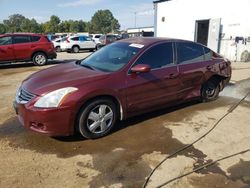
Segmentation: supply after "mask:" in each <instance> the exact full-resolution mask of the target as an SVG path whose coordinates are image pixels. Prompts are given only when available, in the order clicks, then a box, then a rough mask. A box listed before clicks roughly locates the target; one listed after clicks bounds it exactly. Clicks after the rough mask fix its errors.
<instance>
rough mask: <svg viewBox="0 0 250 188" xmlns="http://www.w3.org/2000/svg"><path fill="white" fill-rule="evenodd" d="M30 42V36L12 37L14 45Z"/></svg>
mask: <svg viewBox="0 0 250 188" xmlns="http://www.w3.org/2000/svg"><path fill="white" fill-rule="evenodd" d="M27 42H30V36H14V44H20V43H27Z"/></svg>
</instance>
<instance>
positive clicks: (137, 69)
mask: <svg viewBox="0 0 250 188" xmlns="http://www.w3.org/2000/svg"><path fill="white" fill-rule="evenodd" d="M150 70H151V68H150V66H149V65H147V64H138V65H136V66H134V67H132V68H131V72H132V73H147V72H150Z"/></svg>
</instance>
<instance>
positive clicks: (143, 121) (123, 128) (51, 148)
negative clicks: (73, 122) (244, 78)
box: [0, 97, 235, 187]
mask: <svg viewBox="0 0 250 188" xmlns="http://www.w3.org/2000/svg"><path fill="white" fill-rule="evenodd" d="M233 103H235V100H234V99H229V98H225V97H221V98H220V99H219V100H217V101H214V102H212V103H205V104H204V103H197V102H196V101H194V102H190V103H186V104H182V105H178V106H176V107H172V108H168V109H165V110H160V111H156V112H153V113H148V114H145V115H142V116H138V117H135V118H131V119H129V120H127V121H124V122H120V123H118V124H117V126H116V128H115V130H114V131H113V133H112V134H110V135H108V136H106V137H104V138H101V139H97V140H85V139H83V138H81V137H80V136H72V137H61V138H50V137H47V136H43V135H40V134H36V133H33V132H30V131H27V130H25V128H23V127H22V126H21V125H20V124H19V122H18V120H17V118H11V119H10V120H8V121H6V122H5V123H4V124H3V125H1V126H0V140H1V139H5V140H8V143H9V146H11V147H13V148H23V149H28V150H33V151H36V152H39V153H46V154H56V155H57V156H58V157H60V158H68V157H73V156H76V155H85V154H90V155H91V156H92V157H93V168H94V169H96V170H97V171H99V172H100V174H99V175H98V176H97V177H95V178H94V180H93V181H92V182H91V183H90V186H91V187H98V186H101V185H112V184H116V183H122V185H123V186H124V187H140V186H141V185H142V184H143V182H144V180H145V177H146V176H147V175H148V174H149V172H150V170H151V169H150V168H149V166H148V165H147V164H146V163H144V162H143V161H142V160H141V156H142V155H144V154H150V153H153V152H154V151H157V152H161V153H162V154H171V153H173V152H174V151H176V150H177V149H179V148H182V147H184V146H185V145H184V144H183V143H181V142H180V141H178V140H177V139H174V138H173V137H172V136H173V135H172V131H171V130H170V129H168V128H166V127H165V126H164V123H165V122H173V123H174V122H179V121H187V120H191V119H192V117H193V116H194V115H195V114H196V111H198V110H199V111H203V110H204V111H205V110H211V109H214V108H217V107H220V106H227V105H231V104H233ZM117 148H118V149H117ZM119 148H120V149H119ZM184 155H186V156H187V157H192V158H197V159H200V161H199V160H197V161H198V163H199V164H200V163H201V159H204V158H205V157H206V156H205V155H204V154H203V153H202V152H201V151H199V150H197V149H195V148H191V149H190V150H189V152H188V153H187V154H184ZM83 164H84V163H83V161H78V163H77V165H78V167H79V168H81V165H82V168H84V167H88V166H84V165H83ZM76 176H78V177H81V178H84V177H86V174H82V173H79V172H77V173H76Z"/></svg>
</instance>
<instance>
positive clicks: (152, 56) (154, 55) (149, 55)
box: [133, 42, 174, 69]
mask: <svg viewBox="0 0 250 188" xmlns="http://www.w3.org/2000/svg"><path fill="white" fill-rule="evenodd" d="M173 63H174V55H173V43H172V42H168V43H163V44H158V45H156V46H153V47H151V48H150V49H148V50H147V51H146V52H144V53H143V54H142V55H141V56H140V57H139V59H138V60H137V61H136V63H135V64H134V65H133V67H134V66H136V65H138V64H147V65H149V66H150V67H151V69H157V68H161V67H165V66H167V65H170V64H173Z"/></svg>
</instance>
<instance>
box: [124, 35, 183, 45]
mask: <svg viewBox="0 0 250 188" xmlns="http://www.w3.org/2000/svg"><path fill="white" fill-rule="evenodd" d="M121 41H122V42H128V43H137V44H143V45H150V44H153V43H158V42H164V41H166V42H176V41H185V40H180V39H173V38H161V37H135V38H127V39H123V40H121Z"/></svg>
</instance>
